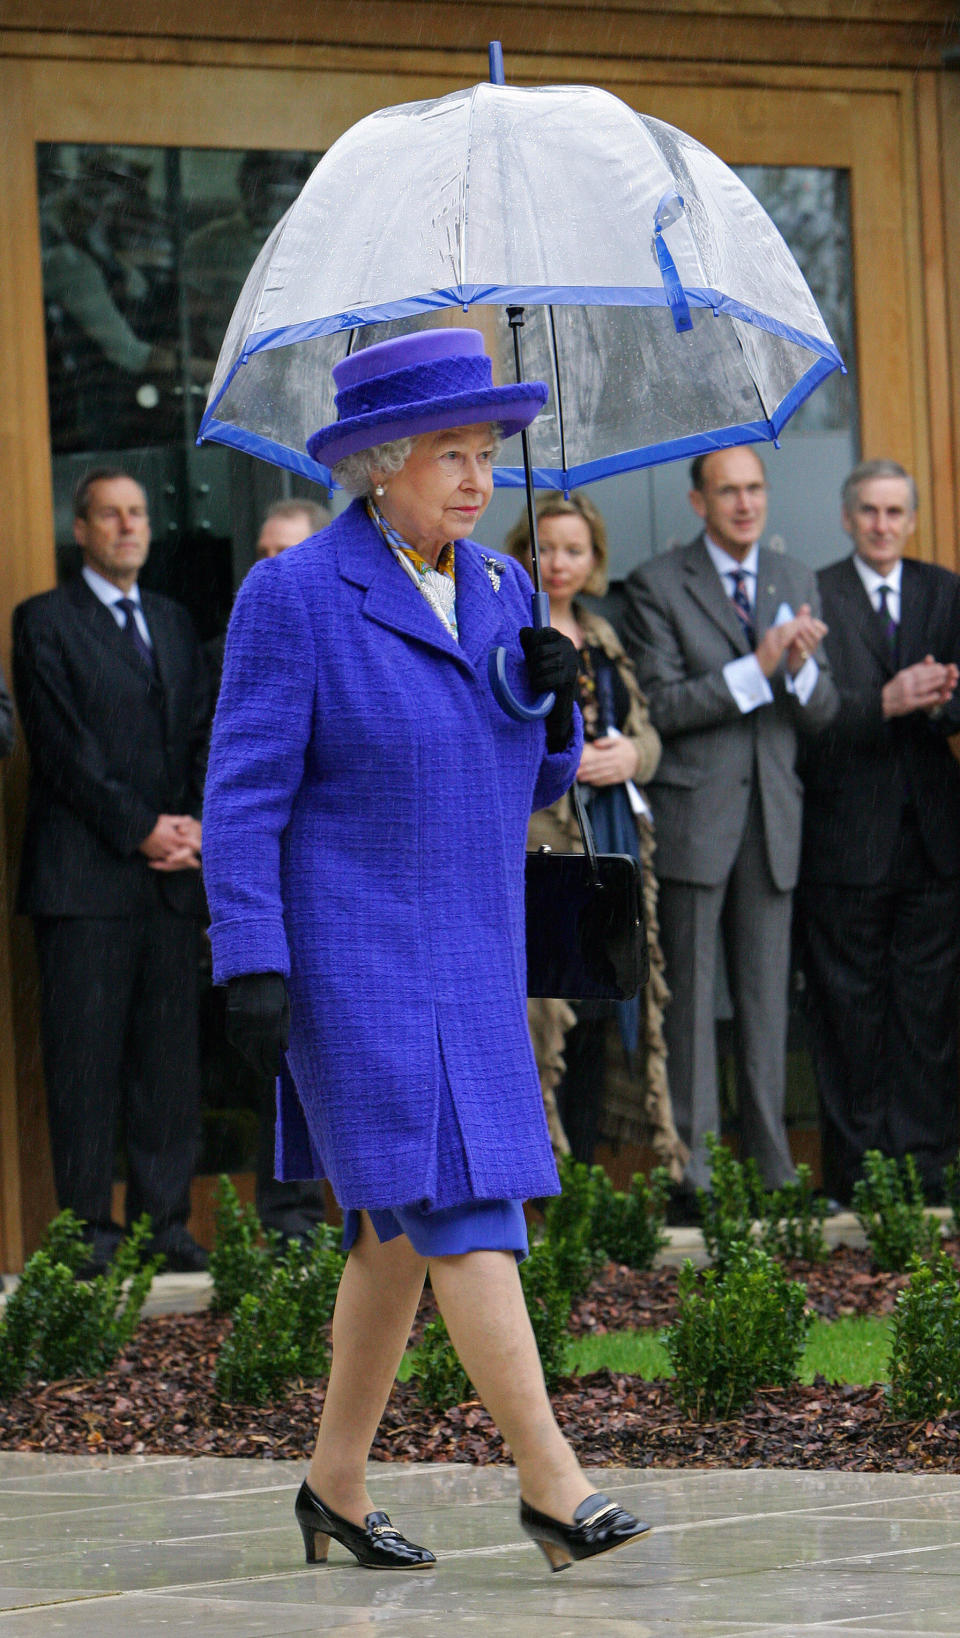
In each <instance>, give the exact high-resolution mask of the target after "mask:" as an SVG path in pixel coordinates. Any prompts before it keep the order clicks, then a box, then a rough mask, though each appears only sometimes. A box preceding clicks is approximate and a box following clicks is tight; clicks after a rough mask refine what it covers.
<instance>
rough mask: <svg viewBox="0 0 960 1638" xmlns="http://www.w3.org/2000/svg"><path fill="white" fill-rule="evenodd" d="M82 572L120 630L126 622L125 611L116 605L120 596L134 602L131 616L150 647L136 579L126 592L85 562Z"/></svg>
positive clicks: (147, 627) (150, 641)
mask: <svg viewBox="0 0 960 1638" xmlns="http://www.w3.org/2000/svg"><path fill="white" fill-rule="evenodd" d="M82 573H83V578H84V580H85V581H86V582H87V585H88V586H89V587H90V590H91V591H92V592H93V595H94V597H99V599H100V601H101V603H105V604H106V606H107V608H108V609H109V610H110V613H111V614H112V615H113V618H114V619H115V620H116V622H117V625H118V626H119V627H120V628H121V630H122V629H123V627H124V626H125V625H126V623H127V611H126V609H121V608H119V607H118V606H117V605H118V604H119V602H120V599H121V597H129V599H130V601H131V603H133V604H134V610H133V618H134V619H135V620H136V622H137V630H138V631H139V633H140V635H141V637H142V638H143V640H144V642H145V643H146V645H147V647H148V648H151V649H152V648H153V638H152V637H151V636H150V628H149V626H148V625H147V622H146V620H145V618H144V613H143V607H142V605H141V602H140V587H139V586H138V585H137V583H136V581H134V583H133V585H132V586H131V587H130V590H129V591H128V592H122V591H121V590H120V587H119V586H115V585H114V584H113V581H112V580H105V579H104V577H103V575H102V574H98V573H97V571H96V569H91V568H90V566H89V564H87V563H85V564H84V565H83V571H82Z"/></svg>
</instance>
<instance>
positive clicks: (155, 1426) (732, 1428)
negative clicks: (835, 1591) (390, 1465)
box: [0, 1241, 960, 1472]
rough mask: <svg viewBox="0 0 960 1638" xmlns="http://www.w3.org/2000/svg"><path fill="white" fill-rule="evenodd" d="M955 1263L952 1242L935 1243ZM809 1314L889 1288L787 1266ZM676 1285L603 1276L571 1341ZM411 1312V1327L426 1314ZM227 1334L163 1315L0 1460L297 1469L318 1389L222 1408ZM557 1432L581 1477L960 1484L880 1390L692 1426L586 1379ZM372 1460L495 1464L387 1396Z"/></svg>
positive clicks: (21, 1401) (878, 1305) (463, 1426)
mask: <svg viewBox="0 0 960 1638" xmlns="http://www.w3.org/2000/svg"><path fill="white" fill-rule="evenodd" d="M949 1249H950V1250H951V1251H952V1253H953V1255H954V1257H955V1258H958V1257H960V1242H958V1241H953V1242H951V1243H950V1244H949ZM791 1272H792V1273H793V1274H794V1275H795V1276H796V1277H798V1278H802V1279H803V1280H804V1281H805V1282H806V1284H807V1289H808V1298H809V1302H810V1306H811V1307H812V1308H814V1309H815V1311H816V1312H817V1313H819V1314H823V1315H825V1316H827V1317H830V1318H834V1317H837V1316H839V1315H842V1314H860V1313H873V1314H877V1313H881V1314H882V1313H889V1312H890V1310H891V1308H892V1306H893V1303H894V1302H895V1300H896V1295H897V1292H898V1290H899V1289H900V1288H901V1286H902V1285H903V1284H904V1281H905V1276H904V1275H892V1274H878V1273H875V1272H874V1271H873V1270H872V1269H871V1266H870V1261H869V1257H868V1255H867V1253H866V1252H861V1251H853V1250H850V1249H849V1248H846V1247H840V1248H838V1249H837V1250H836V1251H834V1252H833V1254H832V1255H831V1257H830V1259H829V1261H828V1262H827V1263H825V1264H823V1265H820V1266H817V1267H813V1268H812V1267H811V1266H810V1265H807V1264H804V1265H795V1266H794V1267H793V1269H792V1270H791ZM675 1305H676V1271H675V1270H673V1269H659V1270H656V1271H654V1272H652V1273H648V1274H637V1273H634V1272H633V1271H631V1270H630V1269H625V1268H618V1267H616V1266H614V1265H612V1264H611V1265H609V1266H608V1267H607V1268H606V1269H604V1270H603V1271H602V1273H601V1274H600V1276H599V1277H598V1278H597V1279H596V1280H595V1281H594V1282H593V1284H592V1285H591V1287H590V1290H589V1291H588V1292H587V1294H586V1296H585V1297H584V1298H583V1299H582V1301H580V1302H579V1303H578V1304H577V1307H576V1309H575V1312H574V1315H573V1322H572V1329H573V1330H574V1331H575V1332H578V1333H584V1332H595V1333H600V1332H604V1331H614V1330H625V1329H631V1330H633V1329H639V1328H642V1327H647V1326H651V1327H657V1328H659V1327H660V1326H663V1325H666V1324H669V1323H670V1321H671V1319H672V1318H673V1315H674V1311H675ZM431 1306H432V1305H431V1300H430V1297H429V1294H428V1295H426V1296H425V1298H424V1304H423V1308H422V1310H421V1315H420V1318H419V1324H418V1329H419V1326H420V1325H422V1323H423V1322H424V1320H425V1319H426V1318H428V1317H429V1315H430V1313H431ZM228 1324H229V1321H227V1320H225V1319H222V1318H217V1317H214V1316H212V1315H210V1314H183V1315H181V1314H174V1315H165V1316H163V1317H160V1318H156V1319H146V1320H144V1321H143V1322H142V1324H141V1326H140V1328H139V1329H138V1331H137V1334H136V1336H135V1337H134V1339H133V1341H132V1343H131V1344H130V1346H129V1348H128V1349H127V1352H126V1354H125V1355H124V1357H123V1358H122V1359H120V1360H118V1361H117V1363H116V1364H115V1366H114V1367H113V1369H112V1370H110V1371H109V1372H108V1373H107V1374H106V1375H104V1376H102V1377H99V1378H97V1379H96V1380H93V1381H83V1382H78V1381H67V1382H53V1383H48V1384H40V1385H36V1386H34V1388H33V1389H32V1390H31V1391H30V1392H28V1393H26V1392H25V1393H22V1394H20V1395H18V1396H17V1397H16V1398H14V1399H12V1400H10V1401H9V1402H8V1403H7V1404H5V1405H0V1449H2V1450H21V1451H55V1452H58V1453H64V1452H69V1453H75V1454H91V1453H98V1452H106V1451H110V1452H118V1453H127V1454H129V1453H137V1454H139V1453H143V1452H149V1453H151V1454H162V1455H176V1456H260V1457H270V1458H291V1459H292V1458H296V1459H301V1460H302V1459H303V1458H305V1457H306V1456H307V1455H308V1454H309V1452H310V1450H311V1448H312V1445H313V1439H314V1436H315V1432H316V1424H317V1420H318V1418H319V1414H320V1409H321V1406H322V1404H323V1386H322V1384H321V1385H319V1386H317V1387H303V1388H298V1389H296V1390H295V1391H293V1392H291V1394H290V1395H289V1397H288V1398H287V1399H285V1400H283V1401H282V1402H279V1403H276V1404H273V1405H270V1406H267V1407H265V1408H262V1409H252V1408H250V1407H248V1406H230V1405H222V1404H221V1403H219V1401H218V1400H217V1399H216V1398H215V1397H214V1394H213V1367H214V1362H215V1359H216V1354H217V1349H218V1346H219V1343H220V1340H221V1338H222V1337H223V1335H224V1333H225V1331H226V1329H227V1327H228ZM553 1403H554V1407H555V1410H556V1413H557V1416H558V1419H559V1421H560V1423H561V1426H562V1427H563V1428H564V1430H565V1432H566V1433H567V1434H568V1435H569V1437H570V1439H571V1441H572V1442H573V1444H574V1446H575V1448H576V1450H577V1452H578V1455H579V1456H580V1459H581V1460H582V1461H583V1462H585V1463H586V1464H588V1465H590V1466H606V1465H613V1464H621V1463H622V1464H625V1465H628V1466H632V1467H648V1466H657V1467H805V1468H817V1467H826V1468H842V1469H845V1470H847V1471H851V1472H852V1471H862V1472H876V1471H879V1470H881V1469H882V1470H885V1471H903V1472H908V1471H909V1472H912V1471H931V1470H941V1471H951V1472H957V1471H960V1413H956V1414H954V1415H952V1416H949V1417H945V1418H943V1419H942V1420H941V1421H938V1422H928V1423H924V1424H920V1425H919V1426H918V1425H915V1424H911V1425H907V1424H904V1423H895V1422H892V1421H891V1420H890V1419H889V1417H888V1415H887V1413H886V1406H885V1400H884V1393H883V1389H882V1387H878V1386H872V1387H863V1388H851V1387H837V1386H834V1385H831V1384H828V1383H825V1382H823V1381H818V1382H816V1383H814V1384H813V1386H812V1387H794V1388H790V1389H783V1390H781V1389H777V1390H770V1391H764V1392H762V1393H760V1394H758V1395H757V1397H756V1399H755V1400H754V1402H753V1403H752V1405H751V1406H750V1407H749V1408H748V1409H747V1410H746V1411H745V1412H744V1413H743V1414H742V1415H741V1416H740V1417H738V1418H737V1419H736V1420H733V1421H730V1422H720V1423H698V1422H693V1421H690V1420H689V1419H687V1418H686V1417H684V1416H683V1415H682V1414H681V1412H680V1411H679V1410H678V1408H677V1406H676V1404H675V1402H674V1399H673V1395H672V1393H671V1391H670V1385H669V1383H668V1382H644V1381H642V1380H641V1379H640V1378H637V1377H628V1376H622V1375H619V1374H617V1373H613V1372H610V1371H599V1372H596V1373H594V1374H592V1375H589V1376H583V1377H575V1378H568V1379H566V1380H565V1381H564V1382H563V1383H562V1384H561V1385H560V1387H559V1389H558V1390H557V1391H556V1392H555V1393H554V1395H553ZM372 1455H373V1456H374V1458H375V1459H377V1460H380V1461H418V1462H473V1463H477V1464H479V1465H481V1466H482V1465H484V1464H486V1463H488V1462H502V1461H505V1460H507V1459H508V1457H507V1454H506V1452H505V1450H504V1446H503V1442H502V1440H501V1439H500V1436H499V1434H498V1433H497V1431H496V1429H495V1428H494V1427H493V1424H492V1423H491V1422H490V1419H489V1417H488V1416H487V1415H486V1413H485V1411H484V1410H483V1409H482V1408H481V1407H480V1406H479V1405H478V1404H477V1403H476V1402H468V1403H466V1404H463V1405H459V1406H455V1407H453V1408H452V1409H450V1410H448V1411H446V1412H443V1413H440V1412H437V1411H434V1410H430V1409H427V1408H426V1407H424V1406H423V1405H421V1404H420V1402H419V1399H418V1397H417V1391H416V1385H415V1384H414V1383H405V1384H399V1383H398V1384H397V1385H396V1386H395V1388H394V1391H393V1393H392V1395H391V1397H390V1402H389V1404H388V1406H387V1411H386V1415H385V1416H384V1419H383V1422H382V1424H381V1427H380V1431H379V1433H378V1435H377V1439H376V1442H375V1444H374V1447H373V1451H372Z"/></svg>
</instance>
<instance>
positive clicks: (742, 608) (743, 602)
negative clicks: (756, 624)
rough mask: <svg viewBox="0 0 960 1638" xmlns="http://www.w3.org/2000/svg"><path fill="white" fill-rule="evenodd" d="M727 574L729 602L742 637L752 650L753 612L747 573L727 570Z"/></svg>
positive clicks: (744, 570)
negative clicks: (731, 586) (738, 622)
mask: <svg viewBox="0 0 960 1638" xmlns="http://www.w3.org/2000/svg"><path fill="white" fill-rule="evenodd" d="M727 573H728V574H729V576H730V579H731V580H732V581H733V591H732V592H731V594H730V601H731V603H732V604H733V606H734V608H735V609H736V611H737V614H738V616H739V619H740V624H741V625H742V627H743V632H744V636H745V637H746V639H747V642H748V643H749V644H750V647H751V648H752V647H753V644H754V639H755V632H754V629H753V610H752V608H751V607H750V598H749V596H748V594H747V571H746V569H728V570H727Z"/></svg>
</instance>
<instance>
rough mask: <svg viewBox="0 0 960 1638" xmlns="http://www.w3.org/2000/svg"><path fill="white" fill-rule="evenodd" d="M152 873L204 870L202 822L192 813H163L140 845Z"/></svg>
mask: <svg viewBox="0 0 960 1638" xmlns="http://www.w3.org/2000/svg"><path fill="white" fill-rule="evenodd" d="M140 852H141V853H143V854H145V855H146V858H147V860H148V862H149V865H150V869H151V870H161V871H174V870H199V869H200V821H199V819H194V818H193V816H192V814H189V813H161V814H159V815H158V817H157V822H156V824H155V825H154V827H153V829H152V831H151V832H150V834H149V836H145V837H144V839H143V841H142V842H141V843H140Z"/></svg>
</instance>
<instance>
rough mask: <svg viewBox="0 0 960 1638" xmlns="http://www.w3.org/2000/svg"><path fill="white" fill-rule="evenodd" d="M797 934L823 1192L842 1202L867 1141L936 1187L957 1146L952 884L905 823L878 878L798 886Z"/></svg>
mask: <svg viewBox="0 0 960 1638" xmlns="http://www.w3.org/2000/svg"><path fill="white" fill-rule="evenodd" d="M798 933H799V939H798V943H799V954H800V961H801V964H802V966H803V970H804V973H805V976H806V1004H807V1010H808V1016H809V1038H810V1039H809V1044H810V1053H811V1057H812V1059H813V1066H814V1070H815V1073H816V1078H817V1086H818V1089H819V1093H820V1104H821V1118H822V1139H823V1151H822V1152H823V1173H824V1177H823V1181H824V1188H825V1190H826V1192H827V1194H832V1195H834V1196H836V1198H837V1199H838V1200H842V1201H845V1202H849V1200H850V1198H851V1193H852V1190H853V1185H854V1182H855V1181H856V1179H857V1177H858V1176H859V1175H860V1166H861V1161H862V1158H863V1155H864V1153H865V1152H866V1150H867V1149H880V1150H882V1152H883V1153H884V1154H886V1155H894V1156H896V1157H897V1159H902V1158H903V1156H904V1155H907V1154H912V1155H913V1156H914V1157H915V1159H916V1162H917V1167H918V1170H919V1172H920V1176H921V1178H922V1180H923V1182H924V1185H925V1186H926V1188H927V1189H929V1190H930V1191H931V1192H932V1193H934V1194H935V1193H936V1192H938V1191H939V1189H940V1187H941V1176H942V1172H943V1168H944V1166H945V1164H946V1163H947V1162H948V1161H949V1160H952V1159H953V1158H954V1156H955V1155H956V1153H957V1138H958V1089H957V1008H958V1003H960V881H957V880H944V879H943V877H941V876H938V875H937V874H936V873H935V872H934V870H933V869H932V867H931V866H930V864H929V863H928V861H927V858H926V854H925V853H924V849H923V844H922V841H921V839H920V834H919V831H918V830H917V828H916V825H915V824H912V823H910V821H909V819H908V820H907V821H906V822H905V823H904V825H903V828H902V833H901V838H900V844H899V847H898V852H897V856H896V859H895V863H894V868H893V870H892V871H891V874H890V877H889V879H888V880H887V881H886V882H884V883H883V884H882V885H880V886H878V887H839V886H833V885H829V884H821V883H813V882H811V883H807V884H805V885H804V886H802V887H801V888H800V891H799V895H798Z"/></svg>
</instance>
